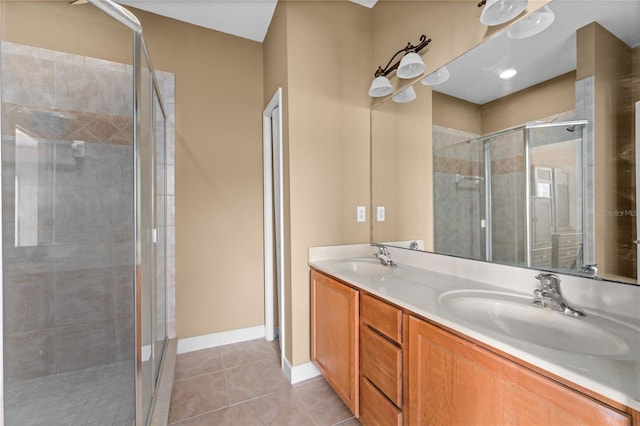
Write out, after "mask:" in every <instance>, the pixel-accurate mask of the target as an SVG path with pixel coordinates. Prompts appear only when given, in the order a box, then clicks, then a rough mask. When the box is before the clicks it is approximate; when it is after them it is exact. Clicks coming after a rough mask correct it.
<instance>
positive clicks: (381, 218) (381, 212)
mask: <svg viewBox="0 0 640 426" xmlns="http://www.w3.org/2000/svg"><path fill="white" fill-rule="evenodd" d="M376 217H377V219H378V222H384V206H378V208H377V209H376Z"/></svg>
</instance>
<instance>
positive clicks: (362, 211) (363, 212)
mask: <svg viewBox="0 0 640 426" xmlns="http://www.w3.org/2000/svg"><path fill="white" fill-rule="evenodd" d="M366 221H367V208H366V207H365V206H358V207H356V222H366Z"/></svg>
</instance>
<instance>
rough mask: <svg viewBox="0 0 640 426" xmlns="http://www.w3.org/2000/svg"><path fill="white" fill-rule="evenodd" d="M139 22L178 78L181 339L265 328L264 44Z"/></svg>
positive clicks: (145, 16) (149, 19)
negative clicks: (242, 329)
mask: <svg viewBox="0 0 640 426" xmlns="http://www.w3.org/2000/svg"><path fill="white" fill-rule="evenodd" d="M136 14H137V15H138V16H139V18H140V20H141V22H142V25H143V28H144V31H145V39H146V42H147V45H148V48H149V51H150V54H151V57H152V60H153V64H154V66H155V67H156V68H157V69H162V70H166V71H171V72H173V73H175V75H176V120H175V121H176V160H175V161H176V170H175V174H176V177H175V179H176V332H177V336H178V338H185V337H191V336H199V335H205V334H210V333H216V332H222V331H228V330H234V329H240V328H245V327H251V326H257V325H261V324H264V301H263V300H264V299H263V293H264V291H263V276H264V274H263V249H262V241H263V239H262V120H261V117H262V110H263V108H264V105H263V90H264V89H263V80H262V75H263V67H262V45H261V44H260V43H257V42H254V41H249V40H246V39H242V38H239V37H235V36H231V35H228V34H223V33H220V32H217V31H211V30H207V29H204V28H201V27H196V26H193V25H189V24H185V23H182V22H179V21H175V20H172V19H168V18H164V17H160V16H158V15H154V14H150V13H146V12H142V11H136Z"/></svg>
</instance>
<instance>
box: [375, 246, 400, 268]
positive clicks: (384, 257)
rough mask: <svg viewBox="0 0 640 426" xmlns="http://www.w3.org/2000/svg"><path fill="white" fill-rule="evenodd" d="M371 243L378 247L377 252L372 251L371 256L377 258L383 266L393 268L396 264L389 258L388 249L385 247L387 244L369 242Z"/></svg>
mask: <svg viewBox="0 0 640 426" xmlns="http://www.w3.org/2000/svg"><path fill="white" fill-rule="evenodd" d="M371 245H372V246H376V247H378V250H379V251H378V253H374V254H373V257H375V258H376V259H378V260H379V261H380V263H382V264H383V265H385V266H389V267H391V268H395V267H396V266H398V265H397V264H396V263H395V262H394V261H393V260H391V255H390V254H389V250H388V249H387V246H385V245H382V244H376V243H371Z"/></svg>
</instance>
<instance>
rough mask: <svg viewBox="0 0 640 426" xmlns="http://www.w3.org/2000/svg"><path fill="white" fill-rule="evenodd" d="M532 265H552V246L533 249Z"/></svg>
mask: <svg viewBox="0 0 640 426" xmlns="http://www.w3.org/2000/svg"><path fill="white" fill-rule="evenodd" d="M531 265H532V266H551V248H548V249H541V250H531Z"/></svg>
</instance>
